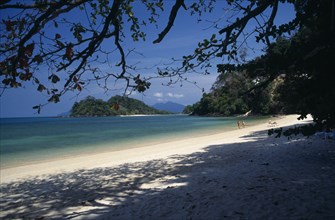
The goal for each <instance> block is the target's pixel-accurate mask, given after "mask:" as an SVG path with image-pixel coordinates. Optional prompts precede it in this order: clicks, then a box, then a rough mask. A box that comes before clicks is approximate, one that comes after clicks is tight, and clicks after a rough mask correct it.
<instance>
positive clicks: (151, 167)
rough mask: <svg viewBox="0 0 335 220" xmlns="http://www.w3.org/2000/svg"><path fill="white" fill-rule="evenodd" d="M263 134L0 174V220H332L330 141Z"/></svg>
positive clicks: (210, 138) (284, 120) (334, 176)
mask: <svg viewBox="0 0 335 220" xmlns="http://www.w3.org/2000/svg"><path fill="white" fill-rule="evenodd" d="M297 117H298V116H297V115H289V116H283V117H277V118H274V119H273V121H275V122H276V125H275V126H276V127H277V128H279V127H288V126H292V125H296V124H301V123H310V122H311V119H310V118H308V119H307V120H304V121H298V120H297ZM269 128H273V127H271V126H269V124H268V123H265V124H260V125H256V126H246V127H245V128H242V129H237V128H236V127H234V128H233V129H232V131H229V132H224V133H220V134H214V135H207V136H201V137H193V138H187V139H184V140H178V141H171V142H169V141H167V142H165V143H160V144H155V145H152V146H146V147H141V148H133V149H127V150H121V151H114V152H107V153H106V152H105V153H97V154H95V155H86V156H78V157H75V158H66V159H61V160H54V161H47V162H43V163H38V164H31V165H27V166H21V167H14V168H8V169H1V194H0V210H1V212H0V218H3V219H335V208H334V207H335V141H334V140H327V139H326V140H325V139H321V138H319V137H315V136H313V137H310V138H306V137H301V136H298V137H292V139H290V140H288V139H287V138H285V137H282V138H274V137H269V136H268V135H267V130H268V129H269Z"/></svg>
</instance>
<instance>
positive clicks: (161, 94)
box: [154, 92, 163, 98]
mask: <svg viewBox="0 0 335 220" xmlns="http://www.w3.org/2000/svg"><path fill="white" fill-rule="evenodd" d="M154 97H157V98H163V93H161V92H156V93H154Z"/></svg>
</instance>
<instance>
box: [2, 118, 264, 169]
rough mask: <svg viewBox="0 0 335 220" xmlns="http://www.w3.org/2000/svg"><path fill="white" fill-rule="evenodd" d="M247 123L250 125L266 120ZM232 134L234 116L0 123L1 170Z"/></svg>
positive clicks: (30, 120)
mask: <svg viewBox="0 0 335 220" xmlns="http://www.w3.org/2000/svg"><path fill="white" fill-rule="evenodd" d="M265 120H266V118H265V117H255V118H252V117H251V118H248V119H246V120H245V121H246V122H247V123H248V124H255V123H259V122H262V121H265ZM232 129H236V118H233V117H227V118H224V117H190V116H185V115H165V116H138V117H101V118H2V119H0V157H1V158H0V159H1V160H0V165H1V168H6V167H13V166H21V165H25V164H30V163H35V162H40V161H45V160H50V159H56V158H63V157H71V156H75V155H82V154H91V153H97V152H102V151H113V150H120V149H124V148H132V147H141V146H145V145H148V144H153V143H159V142H162V141H164V142H166V141H169V140H176V139H180V138H183V137H185V136H186V137H194V136H199V135H204V134H212V133H219V132H222V131H225V130H232Z"/></svg>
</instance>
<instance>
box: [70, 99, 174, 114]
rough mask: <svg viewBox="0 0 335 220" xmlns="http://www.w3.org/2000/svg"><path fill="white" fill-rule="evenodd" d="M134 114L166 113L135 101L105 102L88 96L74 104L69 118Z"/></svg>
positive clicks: (111, 100)
mask: <svg viewBox="0 0 335 220" xmlns="http://www.w3.org/2000/svg"><path fill="white" fill-rule="evenodd" d="M136 114H145V115H152V114H167V112H164V111H159V110H156V109H154V108H151V107H149V106H147V105H146V104H144V103H143V102H141V101H139V100H137V99H133V98H129V97H122V96H114V97H112V98H110V99H109V100H108V101H107V102H105V101H103V100H101V99H96V98H94V97H92V96H88V97H86V98H85V99H84V100H81V101H80V102H76V103H74V105H73V106H72V109H71V117H99V116H116V115H136Z"/></svg>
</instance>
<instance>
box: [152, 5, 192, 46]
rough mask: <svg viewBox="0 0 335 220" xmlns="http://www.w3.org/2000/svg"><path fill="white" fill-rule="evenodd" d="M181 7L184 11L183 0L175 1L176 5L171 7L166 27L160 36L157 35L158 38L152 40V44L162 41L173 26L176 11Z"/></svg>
mask: <svg viewBox="0 0 335 220" xmlns="http://www.w3.org/2000/svg"><path fill="white" fill-rule="evenodd" d="M182 6H183V8H184V9H186V6H185V3H184V0H176V3H175V5H174V6H173V7H172V10H171V13H170V16H169V22H168V24H167V25H166V27H165V28H164V30H163V31H162V32H161V33H160V34H158V38H157V39H156V40H154V42H153V43H154V44H157V43H160V42H161V41H162V40H163V39H164V37H165V35H166V34H167V33H168V32H169V31H170V29H171V27H172V26H173V24H174V20H175V19H176V16H177V13H178V10H179V9H180V7H182Z"/></svg>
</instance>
